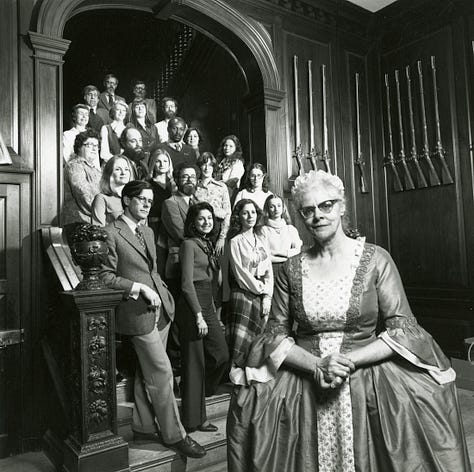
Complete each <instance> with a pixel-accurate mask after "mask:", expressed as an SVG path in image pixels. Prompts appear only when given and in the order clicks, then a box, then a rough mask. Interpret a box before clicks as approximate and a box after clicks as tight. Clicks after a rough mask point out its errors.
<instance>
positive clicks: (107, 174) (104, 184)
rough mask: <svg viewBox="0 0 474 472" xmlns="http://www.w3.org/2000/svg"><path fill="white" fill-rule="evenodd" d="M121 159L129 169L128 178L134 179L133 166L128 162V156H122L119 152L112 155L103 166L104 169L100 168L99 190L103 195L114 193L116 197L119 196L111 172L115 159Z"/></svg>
mask: <svg viewBox="0 0 474 472" xmlns="http://www.w3.org/2000/svg"><path fill="white" fill-rule="evenodd" d="M119 160H123V161H125V163H126V164H127V166H128V169H129V171H130V180H129V181H131V180H135V179H136V178H137V177H136V175H135V172H134V170H133V166H132V164H131V163H130V160H129V159H128V157H126V156H124V155H123V154H120V155H118V156H112V157H111V158H110V159H109V160H108V161H107V162H106V163H105V166H104V169H103V170H102V177H101V179H100V184H99V186H100V191H101V192H102V193H103V194H104V195H109V196H112V195H115V196H116V197H120V195H119V194H118V193H117V191H116V189H115V187H114V184H113V182H112V174H113V172H114V168H115V164H116V162H117V161H119Z"/></svg>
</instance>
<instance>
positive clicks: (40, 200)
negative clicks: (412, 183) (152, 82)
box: [0, 0, 474, 450]
mask: <svg viewBox="0 0 474 472" xmlns="http://www.w3.org/2000/svg"><path fill="white" fill-rule="evenodd" d="M65 3H66V0H65ZM91 3H94V2H89V4H91ZM95 3H96V4H99V3H100V2H99V1H97V2H95ZM109 3H110V2H109ZM152 3H153V2H150V1H143V2H139V1H137V2H134V5H135V6H138V5H139V4H143V5H145V4H146V5H147V6H148V7H149V6H150V5H151V4H152ZM162 3H163V1H158V0H157V1H156V6H157V8H158V5H159V4H160V5H161V4H162ZM164 3H166V2H164ZM168 3H169V2H168ZM172 3H173V6H174V7H176V8H177V9H178V10H179V11H180V12H181V13H179V14H181V15H182V18H183V21H185V22H187V23H188V24H191V25H192V24H193V21H197V19H199V20H200V21H201V20H202V18H203V16H205V15H204V13H203V12H202V11H201V12H199V14H196V13H195V12H194V11H192V9H191V8H190V7H189V3H190V2H177V1H174V2H172ZM196 3H201V2H196ZM226 3H227V4H228V5H230V6H232V7H234V8H236V9H237V10H239V11H240V12H242V15H245V16H246V17H248V18H249V21H248V22H247V23H246V25H247V27H248V28H249V31H251V27H252V25H253V26H255V27H256V29H255V31H258V34H259V35H260V36H259V37H260V39H261V38H262V37H263V38H266V37H267V36H265V34H266V33H268V37H269V38H271V42H269V46H268V51H270V49H271V51H270V53H271V55H272V59H273V60H274V64H276V68H277V69H278V74H279V77H278V78H277V79H278V80H277V79H274V80H273V82H272V84H273V86H272V88H271V89H265V88H263V87H262V84H261V82H260V79H256V74H257V73H259V68H258V66H257V62H256V60H255V58H253V60H250V61H249V60H248V59H249V57H248V56H246V54H247V53H248V51H250V49H248V48H247V49H246V47H247V46H245V45H244V43H243V42H242V40H241V39H239V40H237V39H235V40H236V41H237V43H236V47H235V50H234V51H235V55H236V57H237V58H238V60H239V61H240V65H241V66H242V67H243V68H244V69H245V68H246V67H247V68H248V69H249V70H251V71H252V73H251V75H250V76H249V80H250V81H251V82H255V83H253V85H255V84H256V82H258V84H257V86H255V87H254V90H253V92H252V93H251V94H250V95H249V96H247V98H246V100H245V104H244V105H245V107H246V113H247V122H246V126H247V129H246V130H244V129H243V128H241V129H239V132H240V133H241V134H243V133H245V134H246V135H247V138H246V139H247V141H248V147H249V149H257V150H259V151H258V152H255V154H258V155H252V159H253V160H254V161H262V160H264V158H265V157H264V156H265V149H266V151H267V154H266V156H267V164H268V167H269V168H271V169H272V179H274V180H275V181H276V182H278V186H279V188H283V189H284V190H286V191H287V190H289V188H290V187H291V182H292V180H291V178H290V177H291V176H292V175H293V177H294V174H295V173H296V165H295V162H294V161H293V160H292V158H291V155H292V151H293V149H294V141H295V140H294V100H293V71H292V57H293V55H297V56H298V57H299V63H300V83H299V91H300V95H299V96H300V118H301V136H302V141H303V145H304V151H305V152H307V151H308V143H309V139H308V130H309V122H308V117H309V113H308V93H307V91H308V85H307V80H306V77H307V72H306V64H307V60H309V59H311V60H312V61H313V78H314V82H313V90H314V109H313V111H314V117H315V129H316V133H315V142H316V146H317V147H318V148H319V149H320V148H321V142H322V110H321V75H320V74H321V72H320V71H321V66H322V64H325V65H326V70H327V79H328V88H327V91H328V125H329V127H328V131H329V152H330V155H331V158H332V160H331V168H332V170H333V171H334V172H337V174H338V175H339V176H340V177H341V178H343V180H344V182H345V185H346V189H347V195H348V198H349V207H350V212H351V216H352V223H353V225H354V226H357V227H358V228H359V229H360V230H361V232H362V234H364V235H366V236H367V239H368V241H370V242H376V243H378V244H381V245H382V246H384V247H387V248H388V249H390V250H391V252H392V254H393V256H394V259H395V260H396V262H397V264H398V266H399V267H400V270H401V273H402V277H403V279H404V280H405V283H406V285H407V287H408V294H409V297H410V301H411V303H412V305H413V308H414V311H415V313H416V314H417V315H418V316H419V317H420V319H421V321H422V322H423V324H425V325H426V326H427V327H428V329H429V330H430V331H431V332H432V333H433V334H434V336H435V338H436V339H437V340H438V341H440V342H441V345H442V346H443V347H444V348H445V349H446V350H447V352H448V353H450V354H455V355H462V354H463V353H462V342H461V341H462V338H463V337H467V336H472V335H473V334H474V320H473V316H472V312H473V293H474V237H473V235H474V211H473V208H474V187H473V176H474V164H473V150H472V143H473V138H472V136H473V133H474V129H473V123H474V116H473V110H472V106H473V97H474V83H473V81H474V79H473V78H474V46H473V41H474V6H473V5H472V2H471V1H466V0H454V1H450V2H444V1H441V0H429V1H427V0H412V1H405V0H404V1H400V2H397V3H396V4H395V6H393V7H388V8H387V9H384V10H383V11H382V12H381V13H380V14H378V15H372V14H370V13H368V12H365V11H363V10H361V9H359V8H357V7H355V6H353V5H351V4H349V3H348V2H343V1H340V2H332V1H328V0H305V1H287V0H228V1H227V0H226ZM42 4H43V1H41V2H40V1H35V0H21V1H19V0H3V1H0V18H1V21H2V27H1V28H0V60H1V61H2V65H3V66H2V67H1V68H0V83H1V84H2V87H0V132H1V133H2V135H3V136H4V138H5V140H6V142H7V145H8V146H10V150H11V152H12V155H13V158H14V164H13V165H12V166H9V167H8V169H5V168H0V177H1V182H2V185H3V186H7V187H8V188H10V187H9V186H13V187H12V188H14V189H17V190H18V189H19V188H21V196H20V197H19V203H18V206H19V208H18V215H21V222H20V223H19V224H20V226H21V231H20V232H19V233H18V234H19V235H20V236H19V237H15V241H14V243H13V246H12V247H11V248H10V247H9V249H8V250H12V251H16V254H17V255H19V258H20V263H19V264H16V263H15V267H14V270H15V271H16V272H15V274H16V275H14V276H13V278H14V279H15V280H21V282H20V283H19V285H18V287H19V293H18V294H13V295H10V296H12V297H16V298H18V301H17V303H15V304H13V306H18V307H19V309H18V312H17V316H18V317H19V319H20V322H21V324H22V326H25V329H27V330H28V333H27V335H26V340H25V344H24V346H23V349H22V360H21V366H22V368H21V375H20V377H21V378H20V380H19V382H20V383H19V384H18V385H17V387H19V390H18V391H21V392H22V393H21V395H20V396H21V398H20V399H19V400H18V401H19V402H20V403H21V411H22V418H21V419H20V420H19V421H20V423H21V428H19V430H21V437H20V438H19V439H21V441H22V442H20V443H18V444H19V446H18V449H24V450H27V449H32V448H35V447H37V446H38V444H39V438H40V436H41V434H42V432H43V427H44V423H43V422H42V418H41V408H38V405H41V402H42V395H44V394H45V392H44V389H43V388H42V386H41V385H42V383H41V382H42V380H41V379H42V378H44V374H43V371H42V363H41V353H40V352H39V339H40V336H41V326H42V324H43V320H44V317H45V316H46V313H45V304H44V303H43V300H42V299H43V295H42V293H43V292H44V291H43V289H44V287H43V286H42V285H41V281H42V280H43V279H44V270H43V268H42V266H41V251H42V249H41V245H40V241H39V238H38V233H37V230H38V229H40V228H41V227H42V226H49V225H51V224H53V223H54V222H56V221H57V219H56V218H57V215H58V210H59V208H60V206H61V191H60V189H61V170H60V166H61V158H60V155H59V154H60V153H59V151H58V150H59V148H60V133H61V131H62V119H61V118H62V117H61V111H62V109H61V101H62V71H61V67H62V65H61V64H62V56H63V53H64V51H65V50H67V47H68V44H67V41H64V40H63V39H61V38H47V37H42V36H41V35H35V34H34V29H35V24H36V20H37V18H36V15H37V14H38V11H39V8H40V6H41V5H42ZM184 4H186V5H188V6H186V5H185V6H186V8H185V6H183V5H184ZM209 8H211V7H209ZM145 9H146V8H145ZM180 9H181V10H180ZM178 10H177V11H178ZM148 11H149V10H148ZM209 17H210V18H211V17H212V21H209V22H206V21H202V24H201V31H203V28H205V26H206V27H208V28H210V29H211V30H212V31H208V33H210V34H209V35H210V37H219V38H224V39H225V40H226V41H231V40H232V38H234V37H235V35H234V36H233V34H234V33H232V34H228V33H226V32H225V31H224V30H226V28H225V27H224V26H223V25H219V24H218V22H217V21H216V19H215V18H214V16H213V15H211V14H210V15H209ZM58 22H60V20H58ZM257 22H258V23H257ZM234 24H238V23H236V22H234ZM203 25H205V26H203ZM248 25H250V26H248ZM376 25H379V27H378V28H377V27H376ZM31 29H32V30H33V34H29V31H30V30H31ZM214 29H215V31H214ZM262 30H264V31H263V33H262ZM264 33H265V34H264ZM262 34H263V36H262ZM229 38H231V39H229ZM223 41H224V40H223ZM224 42H225V41H224ZM260 43H261V41H260ZM260 43H259V44H260ZM262 47H263V46H262ZM265 47H266V46H265ZM257 49H258V48H257ZM432 55H433V56H435V57H436V65H437V69H438V91H439V104H440V118H441V132H442V137H443V145H444V147H445V148H446V150H447V162H448V165H449V167H450V170H451V172H452V174H453V177H454V183H453V184H452V185H446V186H440V187H430V188H426V189H418V190H413V191H404V192H394V191H393V182H392V176H391V174H390V169H388V168H387V167H384V165H383V161H384V159H385V157H386V155H387V146H386V141H387V133H386V127H385V121H384V120H385V118H384V110H385V106H386V103H385V99H384V84H383V78H384V74H385V73H388V74H389V76H390V80H391V85H392V92H393V74H394V70H395V69H400V70H403V68H404V67H405V66H406V65H410V66H411V67H412V69H413V73H412V75H415V74H414V72H415V70H414V65H415V63H416V61H417V60H420V59H421V60H422V61H423V66H424V69H423V70H424V73H425V82H426V96H427V99H426V102H427V107H428V108H427V116H428V125H429V137H430V143H431V147H432V146H433V144H434V142H433V140H434V135H433V102H432V100H431V99H429V98H428V97H430V96H431V95H432V93H433V90H432V86H431V85H430V84H431V82H430V80H429V57H430V56H432ZM250 59H252V58H250ZM250 62H251V63H252V64H251V66H250V67H248V66H249V63H250ZM261 64H263V63H260V66H261ZM267 67H268V69H267V70H266V71H264V72H262V71H260V72H261V73H262V75H263V74H264V73H266V74H267V76H270V75H271V72H273V69H272V67H273V63H272V64H270V65H269V63H267ZM356 73H358V74H359V78H360V97H359V98H360V124H361V129H360V131H361V153H362V156H363V158H364V160H365V167H364V169H365V177H366V180H367V189H368V193H364V194H363V193H361V191H360V185H359V177H360V175H359V171H358V169H357V168H356V167H355V165H354V158H355V157H356V142H357V136H356V116H355V108H356V107H355V74H356ZM415 78H416V76H415ZM412 80H413V81H414V82H416V80H414V78H412ZM239 93H240V91H239ZM406 95H407V91H406V85H402V89H401V96H402V100H403V110H402V111H403V120H404V131H405V136H406V137H407V142H406V143H405V144H406V148H407V149H408V135H409V133H408V131H409V130H408V125H407V123H408V122H407V104H406ZM414 95H416V93H415V94H414ZM395 104H396V102H395V98H394V95H392V111H393V110H395V108H394V106H395ZM414 105H415V110H416V111H415V114H416V123H417V132H416V137H417V145H418V148H419V149H421V144H422V143H421V137H420V127H419V120H420V117H419V102H418V99H417V98H415V100H414ZM394 113H395V112H394ZM392 118H393V119H392V122H393V123H396V116H395V115H393V117H392ZM241 122H242V123H245V120H242V121H241ZM265 130H267V132H266V133H265ZM397 139H398V138H396V139H395V141H394V143H395V147H396V148H397V149H398V148H399V143H398V141H397ZM244 141H245V139H244ZM256 143H257V145H256ZM262 149H263V151H262V153H261V154H260V150H262ZM269 150H271V151H269ZM272 153H273V154H272ZM275 156H276V157H275ZM422 165H423V168H424V170H425V171H426V163H422ZM436 165H437V166H438V165H439V163H436ZM306 166H307V168H309V167H308V162H307V163H306ZM321 167H322V166H321ZM438 170H439V169H438ZM7 187H2V188H7ZM0 221H2V225H3V226H2V228H0V235H1V234H10V233H11V234H17V232H16V231H17V229H15V224H16V223H15V224H14V223H7V222H6V221H7V220H5V219H4V220H0ZM0 238H1V236H0ZM0 260H3V259H2V257H0ZM0 268H1V267H0ZM14 286H15V287H16V286H17V285H14ZM15 290H16V289H15ZM12 293H13V292H12ZM15 293H16V292H15ZM0 303H2V302H0Z"/></svg>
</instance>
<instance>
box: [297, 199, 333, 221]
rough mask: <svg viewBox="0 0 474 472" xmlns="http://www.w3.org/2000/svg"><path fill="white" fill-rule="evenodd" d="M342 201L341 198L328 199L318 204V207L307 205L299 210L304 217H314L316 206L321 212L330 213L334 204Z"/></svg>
mask: <svg viewBox="0 0 474 472" xmlns="http://www.w3.org/2000/svg"><path fill="white" fill-rule="evenodd" d="M340 201H341V200H340V199H338V198H337V199H334V200H326V201H324V202H321V203H320V204H319V205H317V207H315V206H307V207H303V208H300V210H299V211H300V214H301V216H302V217H303V218H314V215H315V214H316V208H318V210H319V211H320V212H321V213H324V214H328V213H331V211H332V209H333V208H334V205H335V204H336V203H337V202H340Z"/></svg>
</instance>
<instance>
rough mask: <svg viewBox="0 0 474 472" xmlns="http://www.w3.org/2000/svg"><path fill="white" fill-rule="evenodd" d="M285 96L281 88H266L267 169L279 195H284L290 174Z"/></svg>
mask: <svg viewBox="0 0 474 472" xmlns="http://www.w3.org/2000/svg"><path fill="white" fill-rule="evenodd" d="M285 97H286V93H285V92H283V91H281V90H274V89H268V88H266V89H265V90H264V106H265V128H266V130H265V131H266V140H267V142H266V144H267V171H268V174H269V175H270V176H271V185H272V190H273V191H275V192H276V193H278V194H279V195H283V191H284V190H286V187H287V185H288V184H287V182H288V175H289V174H288V169H289V163H288V156H287V153H286V148H287V146H286V141H287V140H286V128H285V120H284V118H283V111H282V101H283V99H284V98H285ZM290 159H291V156H290Z"/></svg>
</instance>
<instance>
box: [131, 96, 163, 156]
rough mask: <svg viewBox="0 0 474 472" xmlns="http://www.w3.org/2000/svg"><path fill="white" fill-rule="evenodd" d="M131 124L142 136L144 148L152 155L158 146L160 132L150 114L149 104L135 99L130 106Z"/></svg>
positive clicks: (140, 99) (141, 99)
mask: <svg viewBox="0 0 474 472" xmlns="http://www.w3.org/2000/svg"><path fill="white" fill-rule="evenodd" d="M130 124H131V125H133V126H134V127H135V128H137V130H138V131H140V134H141V135H142V142H143V143H142V147H143V150H144V151H145V152H148V153H151V152H153V151H154V150H155V149H156V147H157V146H158V130H157V129H156V127H155V126H154V125H153V121H152V119H151V118H150V115H149V114H148V104H147V102H146V101H145V100H144V99H143V98H135V100H133V102H132V103H131V104H130Z"/></svg>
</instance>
